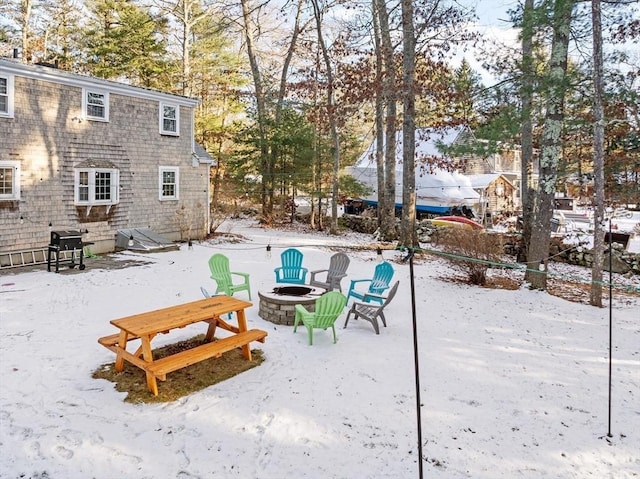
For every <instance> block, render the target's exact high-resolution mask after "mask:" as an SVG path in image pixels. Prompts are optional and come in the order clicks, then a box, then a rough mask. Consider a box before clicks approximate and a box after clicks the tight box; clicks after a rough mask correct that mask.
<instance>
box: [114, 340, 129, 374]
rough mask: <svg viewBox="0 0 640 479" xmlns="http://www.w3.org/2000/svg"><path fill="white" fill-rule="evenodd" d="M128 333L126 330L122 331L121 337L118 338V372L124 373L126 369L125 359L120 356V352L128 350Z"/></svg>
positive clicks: (116, 365)
mask: <svg viewBox="0 0 640 479" xmlns="http://www.w3.org/2000/svg"><path fill="white" fill-rule="evenodd" d="M127 339H128V335H127V332H126V331H124V330H121V331H120V337H119V338H118V352H117V353H116V364H115V368H116V371H122V370H123V369H124V357H123V356H122V354H120V350H123V351H126V350H127Z"/></svg>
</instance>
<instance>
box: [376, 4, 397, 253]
mask: <svg viewBox="0 0 640 479" xmlns="http://www.w3.org/2000/svg"><path fill="white" fill-rule="evenodd" d="M375 11H376V13H377V15H378V19H379V22H380V39H381V43H382V62H383V74H382V75H383V80H382V98H383V103H384V107H385V109H386V116H385V120H384V131H385V141H384V170H383V171H380V170H378V178H380V176H381V175H382V178H383V181H382V187H383V190H382V198H380V191H381V190H378V215H379V222H380V238H381V239H382V240H383V241H393V240H395V239H396V238H397V234H396V215H395V199H396V167H397V158H396V116H397V111H396V102H397V95H396V66H395V61H394V56H393V45H392V43H391V34H390V31H389V12H388V11H387V6H386V3H385V2H384V1H383V0H376V1H375ZM381 147H382V145H379V148H381ZM378 184H379V185H380V184H381V183H380V180H378Z"/></svg>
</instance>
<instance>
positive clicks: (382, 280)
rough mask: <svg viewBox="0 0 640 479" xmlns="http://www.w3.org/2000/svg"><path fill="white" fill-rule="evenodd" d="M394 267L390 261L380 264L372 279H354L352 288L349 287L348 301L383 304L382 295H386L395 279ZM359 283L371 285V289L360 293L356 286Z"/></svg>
mask: <svg viewBox="0 0 640 479" xmlns="http://www.w3.org/2000/svg"><path fill="white" fill-rule="evenodd" d="M393 273H394V271H393V266H391V263H389V262H388V261H383V262H382V263H378V265H377V266H376V269H375V271H374V273H373V278H371V279H352V280H351V286H350V287H349V294H347V301H349V299H350V298H352V297H353V298H356V299H359V300H360V301H365V302H367V303H369V302H371V301H374V302H376V303H379V304H382V303H383V302H384V299H381V295H382V293H384V292H385V291H386V290H387V289H389V286H391V279H392V278H393ZM359 283H369V288H368V289H367V290H366V291H358V290H357V289H356V285H358V284H359Z"/></svg>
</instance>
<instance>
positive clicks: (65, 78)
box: [0, 58, 199, 108]
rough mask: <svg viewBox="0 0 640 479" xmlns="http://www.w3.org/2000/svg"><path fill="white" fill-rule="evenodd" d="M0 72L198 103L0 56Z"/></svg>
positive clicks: (134, 95)
mask: <svg viewBox="0 0 640 479" xmlns="http://www.w3.org/2000/svg"><path fill="white" fill-rule="evenodd" d="M0 72H7V73H10V74H14V75H17V76H21V77H25V78H32V79H34V80H41V81H48V82H52V83H60V84H63V85H70V86H75V87H79V88H87V87H89V88H101V89H104V90H107V91H108V92H109V93H114V94H119V95H125V96H131V97H136V98H144V99H148V100H156V101H168V102H172V103H176V104H178V105H181V106H187V107H192V108H193V107H195V106H197V105H198V103H199V100H198V99H196V98H190V97H186V96H181V95H174V94H171V93H165V92H161V91H158V90H152V89H150V88H143V87H138V86H133V85H128V84H126V83H121V82H116V81H112V80H103V79H102V78H95V77H91V76H88V75H79V74H77V73H70V72H67V71H64V70H60V69H58V68H53V67H47V66H42V65H29V64H25V63H22V62H20V61H17V60H12V59H7V58H0Z"/></svg>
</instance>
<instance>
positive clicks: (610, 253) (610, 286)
mask: <svg viewBox="0 0 640 479" xmlns="http://www.w3.org/2000/svg"><path fill="white" fill-rule="evenodd" d="M612 243H613V241H612V238H611V218H609V429H608V431H607V436H608V437H612V435H611V363H612V344H613V296H612V295H613V279H612V277H611V274H612V273H611V270H612V269H613V268H612V261H611V257H612V256H613V254H612V253H613V251H612Z"/></svg>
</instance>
